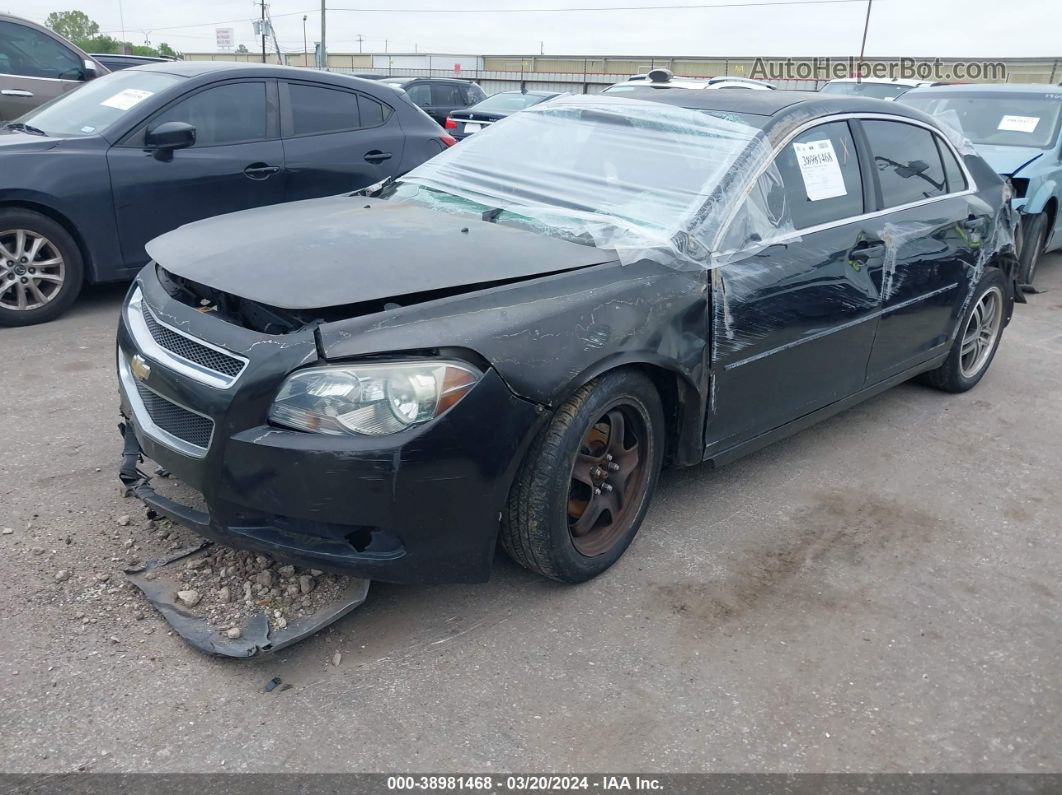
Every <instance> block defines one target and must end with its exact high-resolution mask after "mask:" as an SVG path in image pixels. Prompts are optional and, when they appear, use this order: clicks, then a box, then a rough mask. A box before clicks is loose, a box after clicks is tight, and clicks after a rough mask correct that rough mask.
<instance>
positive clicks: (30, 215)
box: [0, 208, 85, 326]
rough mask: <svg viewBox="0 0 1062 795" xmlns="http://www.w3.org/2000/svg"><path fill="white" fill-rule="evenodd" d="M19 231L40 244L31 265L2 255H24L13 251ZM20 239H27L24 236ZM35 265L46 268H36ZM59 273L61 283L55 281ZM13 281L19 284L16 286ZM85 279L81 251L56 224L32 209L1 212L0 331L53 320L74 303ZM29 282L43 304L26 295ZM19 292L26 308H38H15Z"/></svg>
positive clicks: (25, 261)
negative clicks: (38, 240) (55, 262)
mask: <svg viewBox="0 0 1062 795" xmlns="http://www.w3.org/2000/svg"><path fill="white" fill-rule="evenodd" d="M19 232H23V233H29V234H30V235H33V236H37V237H39V238H43V239H44V242H43V244H42V245H41V246H40V248H39V249H38V251H37V255H36V257H35V259H34V260H33V261H29V258H28V256H27V257H25V259H23V258H21V257H17V258H15V259H8V258H7V257H6V255H5V253H4V252H6V253H7V254H11V255H17V254H19V253H25V254H28V253H29V252H28V251H24V252H18V251H16V250H13V249H15V248H17V246H16V242H17V240H18V237H17V235H18V233H19ZM22 239H23V240H29V239H31V238H30V237H29V236H28V235H25V234H23V237H22ZM27 248H28V246H27ZM57 258H59V259H61V265H47V263H48V262H54V261H55V260H56V259H57ZM35 263H36V264H40V265H44V266H45V267H42V268H39V269H37V268H35V267H34V266H35ZM31 269H32V272H31ZM60 274H61V278H62V281H61V282H56V281H54V277H57V276H59V275H60ZM12 279H18V283H16V282H15V281H12ZM84 279H85V267H84V263H83V261H82V259H81V250H80V249H79V248H78V246H77V243H75V242H74V238H73V237H71V236H70V233H69V232H67V231H66V229H64V228H63V226H62V225H61V224H59V223H57V222H56V221H53V220H52V219H51V218H49V217H48V216H46V215H41V214H40V213H37V212H33V211H32V210H23V209H21V208H12V209H0V326H31V325H33V324H35V323H45V322H47V321H49V320H54V319H55V318H57V317H59V315H61V314H62V313H63V312H65V311H66V310H67V309H69V308H70V305H71V304H73V303H74V301H75V299H76V298H77V296H78V293H80V292H81V285H82V283H83V282H84ZM31 280H32V281H31ZM31 283H32V285H33V287H35V288H36V289H37V292H38V293H39V294H40V295H41V296H44V297H45V298H46V300H45V301H41V300H40V298H37V297H35V296H34V295H32V294H30V293H29V292H27V291H28V290H29V289H30V287H29V285H30V284H31ZM20 285H21V288H20ZM19 289H21V290H22V292H23V295H24V296H25V297H24V303H25V305H26V306H30V307H32V304H33V303H37V304H39V306H36V307H34V308H26V309H19V308H18V303H19V300H18V292H19Z"/></svg>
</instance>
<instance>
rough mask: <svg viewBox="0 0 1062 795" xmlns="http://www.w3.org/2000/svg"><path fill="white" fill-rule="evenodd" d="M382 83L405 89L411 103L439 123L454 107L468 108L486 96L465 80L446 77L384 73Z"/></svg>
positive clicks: (443, 121)
mask: <svg viewBox="0 0 1062 795" xmlns="http://www.w3.org/2000/svg"><path fill="white" fill-rule="evenodd" d="M380 82H382V83H387V84H388V85H392V86H396V87H398V88H401V89H402V90H403V91H405V92H406V93H407V94H408V95H409V98H410V99H411V100H413V104H414V105H416V106H417V107H419V108H421V109H422V110H423V111H424V112H425V113H427V114H428V115H429V116H431V117H432V118H433V119H435V121H437V122H439V124H445V123H446V117H447V116H449V115H450V113H452V112H453V111H455V110H461V109H462V108H468V107H471V106H472V105H475V104H476V103H477V102H482V101H483V100H485V99H486V98H487V94H486V92H485V91H484V90H483V89H482V88H480V87H479V86H478V85H476V84H475V83H473V82H471V81H468V80H457V79H452V78H446V77H385V78H384V79H383V80H382V81H380Z"/></svg>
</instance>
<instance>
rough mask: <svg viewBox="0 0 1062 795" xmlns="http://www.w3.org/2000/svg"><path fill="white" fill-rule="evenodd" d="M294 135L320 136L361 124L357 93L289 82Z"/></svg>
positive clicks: (351, 128)
mask: <svg viewBox="0 0 1062 795" xmlns="http://www.w3.org/2000/svg"><path fill="white" fill-rule="evenodd" d="M288 96H289V97H290V98H291V132H292V135H321V134H323V133H330V132H340V131H343V130H354V129H357V128H358V127H360V126H361V116H360V113H359V112H358V95H357V94H355V93H354V92H352V91H341V90H338V89H331V88H323V87H321V86H310V85H306V84H304V83H288Z"/></svg>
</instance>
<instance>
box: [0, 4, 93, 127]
mask: <svg viewBox="0 0 1062 795" xmlns="http://www.w3.org/2000/svg"><path fill="white" fill-rule="evenodd" d="M107 72H108V69H107V67H105V66H103V64H101V63H100V62H99V61H97V60H95V59H94V58H92V57H91V56H89V55H88V54H86V53H85V52H82V51H81V50H80V49H78V48H77V47H75V46H74V45H73V44H71V43H70V42H69V41H67V40H66V39H64V38H63V37H62V36H60V35H58V34H57V33H53V32H52V31H50V30H48V29H47V28H45V27H41V26H40V25H37V24H35V23H33V22H30V21H29V20H26V19H20V18H18V17H12V16H8V15H7V14H0V122H6V121H11V120H12V119H17V118H18V117H19V116H21V115H22V114H23V113H27V112H28V111H31V110H33V109H34V108H35V107H37V106H38V105H43V104H44V103H45V102H48V101H49V100H52V99H55V98H56V97H58V96H59V95H60V94H65V93H66V92H67V91H72V90H73V89H75V88H78V87H79V86H80V85H81V84H82V83H84V82H85V81H86V80H91V79H93V78H94V77H98V76H100V75H105V74H107Z"/></svg>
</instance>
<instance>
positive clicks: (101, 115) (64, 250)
mask: <svg viewBox="0 0 1062 795" xmlns="http://www.w3.org/2000/svg"><path fill="white" fill-rule="evenodd" d="M454 143H456V142H455V141H454V139H453V138H451V137H450V136H449V135H447V134H446V133H444V132H443V130H442V129H441V128H440V127H439V125H437V124H436V123H435V122H434V121H432V120H431V119H429V118H428V117H427V116H426V115H425V114H424V112H423V111H421V110H420V109H419V108H418V107H416V106H415V105H414V104H413V103H412V102H410V101H409V99H408V98H407V97H406V96H405V95H404V94H402V93H401V92H398V91H394V90H393V89H391V88H389V87H388V86H382V85H380V83H378V82H372V81H369V80H359V79H357V78H354V77H347V76H346V75H338V74H328V73H326V72H319V71H316V70H310V69H297V68H289V67H282V66H268V65H256V64H241V63H224V62H217V63H214V62H209V61H193V62H183V61H175V62H166V63H157V64H151V65H150V66H137V67H133V68H131V69H123V70H121V71H118V72H114V73H113V74H109V75H106V76H104V77H100V78H98V79H96V80H93V81H91V82H90V83H87V84H86V85H85V86H83V87H82V88H79V89H78V90H77V91H73V92H70V93H67V94H64V95H63V96H61V97H59V98H58V99H55V100H53V101H52V102H50V103H47V104H45V105H42V106H41V107H39V108H37V109H36V110H32V111H30V112H29V113H27V114H25V115H24V116H22V117H20V118H19V119H16V120H15V121H12V122H9V123H8V124H6V125H4V126H3V127H2V128H0V326H24V325H30V324H32V323H40V322H43V321H46V320H51V319H52V318H54V317H56V316H58V315H59V314H60V313H61V312H63V311H64V310H65V309H66V308H67V307H69V306H70V304H71V303H73V301H74V299H75V298H76V297H77V294H78V291H79V290H80V288H81V285H82V284H83V283H85V282H105V281H118V280H122V279H131V278H132V277H133V276H134V275H135V274H136V273H137V271H139V270H140V269H141V268H142V267H143V266H144V265H145V264H147V261H148V255H147V253H146V251H145V249H144V246H145V244H146V243H147V242H148V241H149V240H151V239H152V238H154V237H158V236H159V235H161V234H163V233H164V232H169V231H170V230H171V229H175V228H177V227H178V226H181V225H183V224H187V223H190V222H192V221H198V220H200V219H203V218H209V217H211V216H215V215H222V214H224V213H231V212H235V211H238V210H248V209H251V208H253V207H261V206H264V205H269V204H279V203H281V202H288V201H295V200H299V199H311V198H316V197H319V196H330V195H335V194H339V193H349V192H351V191H355V190H359V189H361V188H364V187H367V186H369V185H372V184H374V183H376V182H381V181H383V180H385V179H387V178H388V177H395V176H399V175H401V174H404V173H405V172H406V171H409V170H410V169H411V168H413V167H414V166H418V165H420V164H421V163H423V162H424V161H425V160H427V159H428V158H430V157H432V156H433V155H436V154H438V153H439V152H441V151H442V150H443V149H445V148H446V147H447V146H450V145H452V144H454ZM277 256H279V257H283V258H286V259H287V260H290V261H291V262H292V267H294V268H298V267H302V263H303V262H304V260H305V261H306V262H310V261H312V259H313V257H312V252H307V251H278V252H277Z"/></svg>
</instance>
